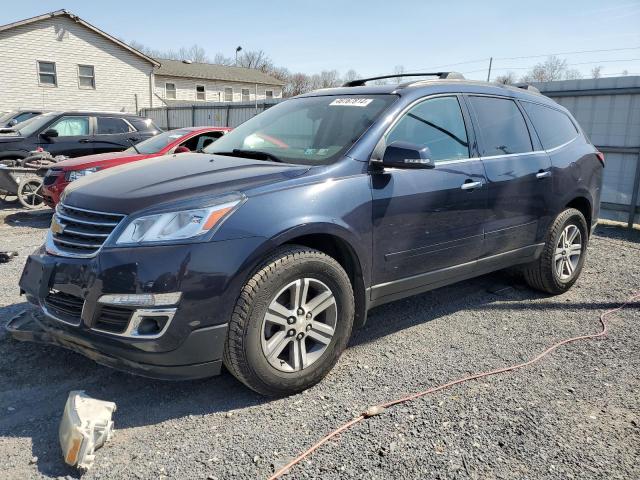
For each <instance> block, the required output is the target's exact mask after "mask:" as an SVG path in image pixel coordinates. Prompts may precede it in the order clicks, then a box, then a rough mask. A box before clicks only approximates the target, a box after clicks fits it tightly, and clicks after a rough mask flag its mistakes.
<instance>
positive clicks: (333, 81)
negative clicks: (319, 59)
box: [311, 70, 340, 90]
mask: <svg viewBox="0 0 640 480" xmlns="http://www.w3.org/2000/svg"><path fill="white" fill-rule="evenodd" d="M339 85H340V74H339V73H338V71H337V70H323V71H322V72H320V73H316V74H315V75H312V76H311V86H312V87H313V89H314V90H315V89H317V88H332V87H337V86H339Z"/></svg>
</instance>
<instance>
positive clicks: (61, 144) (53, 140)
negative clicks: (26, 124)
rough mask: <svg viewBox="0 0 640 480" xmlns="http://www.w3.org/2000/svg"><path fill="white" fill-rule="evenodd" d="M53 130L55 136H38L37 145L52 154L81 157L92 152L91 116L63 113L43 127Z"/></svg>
mask: <svg viewBox="0 0 640 480" xmlns="http://www.w3.org/2000/svg"><path fill="white" fill-rule="evenodd" d="M46 130H55V131H56V132H58V136H57V137H49V138H44V137H43V136H42V135H40V136H39V139H38V142H39V145H40V146H41V147H42V148H44V149H45V150H46V151H48V152H50V153H51V154H52V155H54V156H56V155H66V156H68V157H82V156H84V155H91V154H92V153H94V151H93V144H92V143H91V118H90V117H89V116H88V115H65V116H62V117H60V118H59V119H58V120H56V121H54V122H53V123H51V124H50V125H49V126H47V127H45V128H44V130H43V131H42V132H40V133H41V134H42V133H43V132H44V131H46Z"/></svg>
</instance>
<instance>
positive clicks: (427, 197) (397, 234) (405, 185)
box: [371, 95, 487, 300]
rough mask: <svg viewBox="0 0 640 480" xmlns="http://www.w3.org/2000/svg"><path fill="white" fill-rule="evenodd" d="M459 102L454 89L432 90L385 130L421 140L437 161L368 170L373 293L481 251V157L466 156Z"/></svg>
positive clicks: (435, 273) (443, 273)
mask: <svg viewBox="0 0 640 480" xmlns="http://www.w3.org/2000/svg"><path fill="white" fill-rule="evenodd" d="M461 107H462V106H461V103H460V98H459V97H458V96H457V95H442V96H434V97H429V98H427V99H425V100H423V101H420V102H418V103H417V104H415V105H414V106H413V107H411V108H410V109H408V110H407V111H406V112H405V113H404V114H403V115H401V116H400V118H399V120H398V121H397V122H396V123H395V124H394V125H393V126H392V127H391V129H390V130H389V132H388V133H387V134H386V135H385V138H384V142H385V144H386V145H389V144H391V143H392V142H394V141H405V142H410V143H413V144H418V145H426V146H427V147H429V149H430V150H431V153H432V159H433V160H434V162H435V168H433V169H428V170H413V169H412V170H408V169H407V170H405V169H385V170H384V171H383V172H375V173H374V172H372V173H371V182H372V196H373V252H374V256H373V263H374V283H375V284H378V285H377V286H376V287H374V288H373V289H372V299H373V300H376V299H377V298H381V297H387V298H388V296H389V295H391V296H393V295H395V294H397V293H400V292H402V291H407V290H413V289H420V288H423V287H425V286H427V285H430V284H433V283H437V282H438V281H441V280H443V279H445V278H450V277H452V276H455V275H456V274H457V273H458V274H459V273H460V270H459V269H454V270H451V269H449V268H448V267H452V266H456V265H461V264H467V265H468V266H469V268H472V265H471V264H470V263H469V262H472V261H473V260H475V259H476V258H477V257H478V255H479V254H480V252H481V248H482V238H483V231H482V228H483V225H484V221H485V215H486V211H487V210H486V209H487V189H486V186H485V185H484V184H485V178H484V172H483V168H482V163H481V161H480V160H479V159H477V158H471V157H472V155H470V145H471V144H472V141H470V139H472V138H473V137H472V131H471V130H470V128H467V125H468V124H469V123H470V120H469V118H468V116H467V115H466V111H465V110H463V108H461ZM456 272H457V273H456ZM468 273H469V271H467V272H466V274H468Z"/></svg>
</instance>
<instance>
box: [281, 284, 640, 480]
mask: <svg viewBox="0 0 640 480" xmlns="http://www.w3.org/2000/svg"><path fill="white" fill-rule="evenodd" d="M637 298H640V292H636V293H634V294H633V295H632V296H631V297H629V298H628V299H627V301H625V302H624V303H623V304H622V305H620V306H619V307H616V308H613V309H611V310H607V311H606V312H604V313H603V314H602V315H600V324H601V327H602V329H601V330H600V332H598V333H593V334H590V335H580V336H579V337H571V338H567V339H565V340H562V341H560V342H557V343H554V344H553V345H551V346H550V347H549V348H547V349H546V350H545V351H544V352H542V353H540V354H538V355H536V356H535V357H533V358H532V359H531V360H527V361H526V362H524V363H519V364H517V365H512V366H510V367H504V368H498V369H497V370H490V371H488V372H481V373H475V374H473V375H469V376H468V377H464V378H459V379H458V380H453V381H451V382H449V383H445V384H443V385H438V386H437V387H431V388H429V389H428V390H424V391H422V392H418V393H414V394H412V395H407V396H406V397H403V398H399V399H397V400H391V401H390V402H387V403H383V404H380V405H376V406H373V407H369V408H368V409H367V410H366V411H365V412H363V413H361V414H360V415H359V416H357V417H355V418H354V419H352V420H349V421H348V422H347V423H345V424H344V425H342V426H340V427H338V428H336V429H335V430H334V431H333V432H331V433H329V434H328V435H326V436H325V437H323V438H322V439H320V440H319V441H318V442H316V443H315V444H314V445H312V446H311V447H310V448H309V449H307V450H306V451H304V452H303V453H301V454H300V455H298V456H297V457H296V458H294V459H293V460H291V461H290V462H289V463H287V464H286V465H285V466H284V467H282V468H281V469H280V470H278V471H277V472H276V473H274V474H273V475H272V476H271V477H269V480H277V479H278V478H280V477H281V476H282V475H284V474H286V473H288V471H289V469H291V467H293V466H295V465H297V464H298V463H300V462H301V461H302V460H304V459H305V458H307V457H308V456H309V455H311V454H312V453H313V452H315V451H316V450H317V449H318V448H320V447H321V446H322V445H324V444H325V443H327V442H328V441H329V440H331V439H332V438H334V437H335V436H336V435H340V434H341V433H342V432H344V431H345V430H348V429H349V428H351V427H353V426H354V425H355V424H356V423H359V422H361V421H362V420H364V419H366V418H369V417H372V416H374V415H378V414H380V413H382V412H383V411H384V410H385V409H386V408H389V407H393V406H394V405H398V404H400V403H405V402H410V401H412V400H415V399H417V398H420V397H424V396H425V395H429V394H431V393H435V392H439V391H440V390H444V389H446V388H449V387H452V386H454V385H458V384H460V383H465V382H468V381H470V380H477V379H478V378H483V377H489V376H491V375H498V374H499V373H505V372H511V371H513V370H518V369H520V368H524V367H528V366H529V365H531V364H533V363H536V362H538V361H540V360H542V358H544V357H545V356H547V355H548V354H550V353H551V352H553V351H554V350H555V349H557V348H558V347H561V346H562V345H566V344H568V343H573V342H577V341H579V340H592V339H594V338H599V337H604V336H605V335H606V334H607V332H608V326H607V317H608V316H609V315H612V314H614V313H616V312H619V311H620V310H622V309H623V308H624V307H626V306H627V305H628V304H629V303H631V302H633V301H634V300H635V299H637Z"/></svg>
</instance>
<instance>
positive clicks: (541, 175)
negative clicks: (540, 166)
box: [536, 170, 551, 178]
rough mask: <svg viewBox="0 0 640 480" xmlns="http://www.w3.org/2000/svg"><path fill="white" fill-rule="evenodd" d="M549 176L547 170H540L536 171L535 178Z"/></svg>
mask: <svg viewBox="0 0 640 480" xmlns="http://www.w3.org/2000/svg"><path fill="white" fill-rule="evenodd" d="M550 176H551V172H550V171H549V170H546V171H545V170H541V171H539V172H538V173H536V178H547V177H550Z"/></svg>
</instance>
